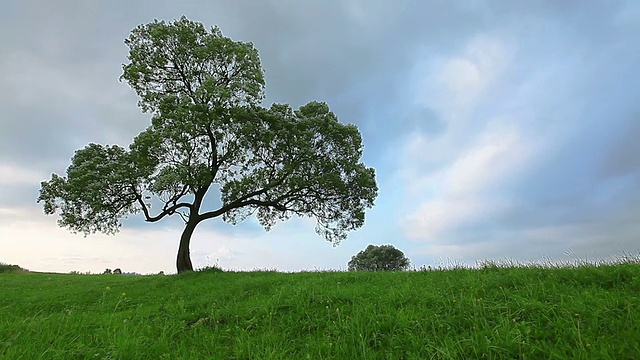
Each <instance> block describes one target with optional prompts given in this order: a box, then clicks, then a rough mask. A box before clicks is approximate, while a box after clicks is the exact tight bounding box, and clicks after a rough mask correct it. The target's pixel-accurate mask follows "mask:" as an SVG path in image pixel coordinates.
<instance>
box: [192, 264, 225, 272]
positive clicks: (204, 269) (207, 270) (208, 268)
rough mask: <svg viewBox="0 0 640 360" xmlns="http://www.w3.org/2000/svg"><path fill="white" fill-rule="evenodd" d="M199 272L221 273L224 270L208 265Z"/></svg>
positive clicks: (217, 266)
mask: <svg viewBox="0 0 640 360" xmlns="http://www.w3.org/2000/svg"><path fill="white" fill-rule="evenodd" d="M197 271H198V272H206V273H221V272H224V270H223V269H222V268H221V267H220V266H219V265H207V266H204V267H201V268H199V269H198V270H197Z"/></svg>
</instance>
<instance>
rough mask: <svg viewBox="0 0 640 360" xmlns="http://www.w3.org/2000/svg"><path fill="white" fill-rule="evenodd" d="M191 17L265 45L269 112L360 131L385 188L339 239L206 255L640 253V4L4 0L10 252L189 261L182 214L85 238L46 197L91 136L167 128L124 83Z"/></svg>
mask: <svg viewBox="0 0 640 360" xmlns="http://www.w3.org/2000/svg"><path fill="white" fill-rule="evenodd" d="M181 15H186V16H187V17H188V18H189V19H191V20H196V21H200V22H202V23H204V24H205V26H206V27H211V26H213V25H218V26H220V28H221V29H222V31H223V33H224V34H225V35H226V36H229V37H231V38H232V39H234V40H242V41H251V42H253V43H254V45H255V46H256V48H257V49H258V51H259V52H260V56H261V60H262V66H263V68H264V70H265V76H266V81H267V87H266V92H267V98H266V100H265V105H270V104H271V103H273V102H286V103H290V104H291V105H292V106H294V107H298V106H300V105H302V104H304V103H306V102H308V101H311V100H320V101H326V102H327V103H329V105H330V106H331V109H332V110H333V111H334V112H335V113H336V114H337V115H338V117H339V118H340V120H341V121H343V122H346V123H353V124H356V125H357V126H358V127H359V128H360V130H361V132H362V135H363V138H364V143H365V152H364V162H365V163H366V164H367V165H369V166H373V167H375V168H376V171H377V178H378V184H379V187H380V195H379V197H378V199H377V201H376V206H375V207H374V208H373V209H371V210H369V211H368V213H367V219H366V224H365V226H364V227H363V228H362V229H360V230H358V231H355V232H353V233H351V234H350V236H349V238H348V239H347V240H346V241H344V242H343V243H342V244H341V245H340V246H338V247H333V246H332V245H331V244H330V243H327V242H326V241H324V240H323V239H322V238H320V237H319V236H317V235H316V234H315V232H314V223H313V221H311V220H309V219H292V220H290V221H287V222H285V223H279V224H278V225H276V226H275V227H274V228H273V229H272V230H271V231H270V232H265V231H264V230H263V229H262V228H261V227H260V226H259V225H258V224H257V222H255V221H254V220H253V219H251V220H247V221H245V222H244V223H242V224H240V225H238V226H232V225H229V224H226V223H224V222H222V221H221V220H218V219H214V220H210V221H208V222H205V223H203V224H201V225H200V226H199V228H198V229H197V230H196V233H195V235H194V238H193V240H192V244H191V254H192V259H193V262H194V266H196V267H202V266H206V265H214V264H216V263H217V264H219V265H220V266H222V267H223V268H225V269H235V270H251V269H256V268H259V269H265V268H269V269H274V268H275V269H279V270H283V271H298V270H313V269H345V268H346V264H347V262H348V261H349V259H350V257H351V256H352V255H354V254H355V253H357V252H358V251H359V250H361V249H363V248H365V247H366V246H367V245H368V244H393V245H395V246H396V247H397V248H399V249H400V250H402V251H404V252H405V254H406V255H407V256H408V257H409V258H410V259H411V260H412V263H413V264H414V265H416V266H420V265H431V266H433V265H436V266H437V265H441V264H447V263H452V262H453V263H458V264H460V263H462V264H468V265H473V264H474V263H475V262H476V261H477V260H483V259H494V260H504V259H511V260H515V261H521V262H527V261H539V260H543V259H552V260H553V261H570V260H572V259H576V258H578V259H608V258H610V257H612V256H619V255H621V254H622V252H623V251H626V252H631V253H634V254H638V253H640V88H638V86H639V85H638V84H640V71H638V64H640V42H639V41H638V39H639V38H640V2H638V1H634V0H629V1H618V0H607V1H573V0H561V1H559V0H548V1H527V2H521V1H510V0H504V1H490V0H486V1H482V0H468V1H438V0H434V1H418V0H415V1H411V0H406V1H402V0H389V1H386V0H377V1H369V0H333V1H301V0H273V1H264V0H255V1H250V0H245V1H237V0H227V1H223V0H220V1H204V0H202V1H198V0H192V1H181V2H174V1H156V0H147V1H144V0H143V1H133V2H132V1H124V0H109V1H107V0H104V1H81V0H78V1H70V0H60V1H45V0H41V1H32V0H19V1H18V0H8V1H3V2H2V4H0V45H1V49H2V50H1V51H0V91H1V94H2V96H1V97H0V108H1V109H2V114H1V115H0V116H1V117H0V262H5V263H14V264H19V265H21V266H22V267H26V268H28V269H30V270H34V271H59V272H69V271H72V270H77V271H83V272H85V271H91V272H101V271H103V270H104V269H105V268H116V267H119V268H122V269H123V271H135V272H140V273H151V272H158V271H161V270H163V271H165V272H174V271H175V254H176V251H177V246H178V239H179V235H180V232H181V230H182V223H181V221H180V219H179V218H178V219H169V220H164V221H163V222H161V223H156V224H146V223H144V222H143V221H141V219H139V218H132V219H129V220H127V221H125V224H124V228H123V231H121V232H120V233H119V234H117V235H115V236H106V235H91V236H88V237H84V236H82V235H74V234H71V233H70V232H68V231H67V230H65V229H60V228H58V227H57V225H56V217H55V216H45V215H44V213H43V211H42V207H41V205H39V204H37V203H36V198H37V196H38V190H39V187H40V181H42V180H47V179H48V178H49V177H50V176H51V173H53V172H55V173H58V174H63V173H64V171H65V169H66V167H67V166H68V165H69V161H70V157H71V156H72V155H73V152H74V151H75V150H76V149H79V148H82V147H84V146H85V145H86V144H88V143H90V142H96V143H103V144H114V143H115V144H120V145H122V146H126V145H128V144H129V142H130V141H131V140H132V139H133V137H134V136H135V135H137V134H138V133H139V132H140V131H141V130H143V129H144V128H146V127H147V126H148V124H149V116H148V115H145V114H142V113H141V111H140V110H139V108H138V107H137V105H136V102H137V97H136V95H135V93H134V92H133V90H131V89H130V88H129V87H128V86H127V85H126V84H125V83H121V82H119V81H118V77H119V76H120V74H121V71H122V64H123V63H125V62H126V61H127V60H126V56H127V51H128V48H127V47H126V46H125V45H124V42H123V40H124V39H125V38H126V37H127V36H128V34H129V32H130V31H131V29H133V28H134V27H135V26H137V25H139V24H142V23H148V22H151V21H153V19H162V20H173V19H177V18H179V17H180V16H181Z"/></svg>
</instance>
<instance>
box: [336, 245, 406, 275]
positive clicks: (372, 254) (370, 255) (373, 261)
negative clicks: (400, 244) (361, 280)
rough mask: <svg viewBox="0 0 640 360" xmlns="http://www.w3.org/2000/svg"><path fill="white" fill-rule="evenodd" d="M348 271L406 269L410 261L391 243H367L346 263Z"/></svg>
mask: <svg viewBox="0 0 640 360" xmlns="http://www.w3.org/2000/svg"><path fill="white" fill-rule="evenodd" d="M347 265H348V266H349V271H359V270H361V271H380V270H382V271H398V270H407V269H408V268H409V267H410V266H411V261H409V259H408V258H407V257H406V256H404V253H403V252H402V251H400V250H398V249H396V248H395V247H394V246H393V245H380V246H375V245H369V246H367V248H366V249H364V250H362V251H360V252H359V253H358V254H357V255H355V256H353V257H351V261H349V263H348V264H347Z"/></svg>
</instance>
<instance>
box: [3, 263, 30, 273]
mask: <svg viewBox="0 0 640 360" xmlns="http://www.w3.org/2000/svg"><path fill="white" fill-rule="evenodd" d="M23 272H27V270H25V269H23V268H21V267H20V266H18V265H11V264H7V263H3V262H0V274H1V273H5V274H10V273H23Z"/></svg>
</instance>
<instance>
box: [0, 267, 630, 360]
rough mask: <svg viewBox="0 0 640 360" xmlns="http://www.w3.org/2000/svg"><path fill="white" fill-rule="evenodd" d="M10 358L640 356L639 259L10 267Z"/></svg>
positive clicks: (6, 351)
mask: <svg viewBox="0 0 640 360" xmlns="http://www.w3.org/2000/svg"><path fill="white" fill-rule="evenodd" d="M0 294H2V296H0V334H2V338H0V358H2V359H32V358H46V359H86V358H91V359H109V358H110V359H122V358H126V359H163V358H165V359H483V358H487V359H549V358H553V359H637V358H640V342H639V341H638V339H640V328H639V327H638V324H640V295H639V294H640V266H638V265H637V264H635V265H631V264H623V265H617V266H600V267H592V266H585V267H577V268H550V269H545V268H535V267H530V268H525V267H521V268H506V267H498V268H493V269H491V270H490V271H485V270H479V269H478V270H470V269H458V270H447V271H442V270H438V271H426V272H409V271H407V272H376V273H371V272H328V273H322V272H320V273H318V272H311V273H295V274H281V273H275V272H249V273H234V272H223V273H209V272H203V273H201V272H192V273H190V274H187V275H186V276H183V275H180V276H140V277H133V276H108V275H66V274H60V275H56V274H34V273H30V274H0Z"/></svg>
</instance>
